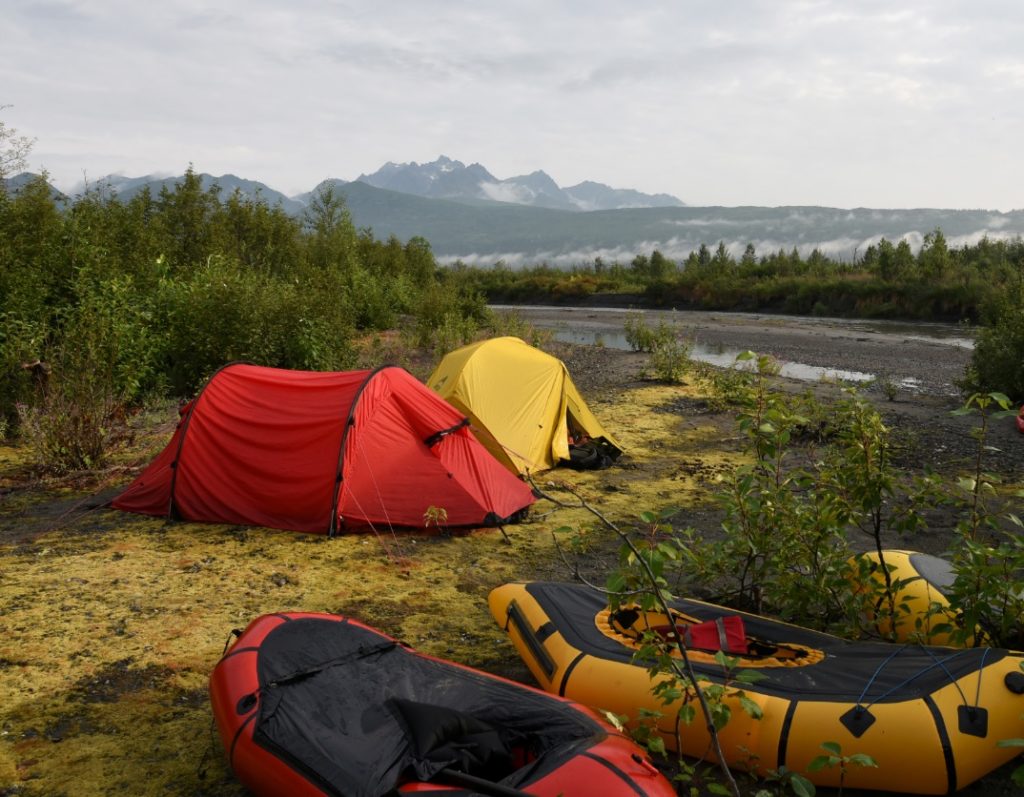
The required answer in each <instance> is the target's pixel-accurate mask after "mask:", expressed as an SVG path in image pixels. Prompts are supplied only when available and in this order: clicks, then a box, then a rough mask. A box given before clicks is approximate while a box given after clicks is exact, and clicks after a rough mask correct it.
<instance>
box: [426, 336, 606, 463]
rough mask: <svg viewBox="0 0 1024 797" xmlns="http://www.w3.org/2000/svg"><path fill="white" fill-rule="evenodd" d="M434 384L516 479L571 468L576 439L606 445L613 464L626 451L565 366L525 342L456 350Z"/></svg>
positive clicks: (492, 341)
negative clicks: (571, 446) (590, 406)
mask: <svg viewBox="0 0 1024 797" xmlns="http://www.w3.org/2000/svg"><path fill="white" fill-rule="evenodd" d="M427 384H428V385H429V386H430V387H431V388H432V389H433V390H436V391H437V393H438V394H439V395H440V396H441V397H442V398H444V399H446V400H447V401H448V402H449V403H450V404H452V405H453V406H455V407H456V408H458V409H459V410H460V411H462V412H464V413H465V414H466V415H467V416H469V419H470V421H471V423H472V428H473V432H474V434H476V436H477V439H479V440H480V442H481V443H483V444H484V445H485V446H487V449H488V450H489V451H490V452H491V453H492V454H494V456H495V457H497V458H498V460H499V461H500V462H502V463H503V464H504V465H505V466H506V467H507V468H508V469H509V470H510V471H512V472H513V473H518V474H528V473H536V472H538V471H544V470H548V469H550V468H553V467H555V466H556V465H558V464H559V463H560V462H570V461H571V460H570V450H569V443H570V437H571V438H572V439H573V441H574V442H578V441H580V440H581V439H588V440H591V441H595V442H598V443H600V445H601V450H602V452H603V453H604V454H605V456H607V457H609V458H611V459H615V458H617V457H618V456H619V454H621V453H622V447H621V446H619V444H618V443H617V442H615V440H614V438H612V436H611V435H610V434H609V433H608V432H607V431H605V429H604V427H602V426H601V424H600V423H599V422H598V420H597V418H595V417H594V415H593V413H591V412H590V410H589V409H588V408H587V405H586V402H584V401H583V398H582V396H580V393H579V391H578V390H577V389H576V386H575V385H574V384H573V382H572V379H571V378H570V377H569V370H568V369H567V368H566V367H565V363H563V362H562V361H561V360H559V359H558V358H557V357H552V356H551V355H550V354H547V353H545V352H543V351H541V350H540V349H537V348H534V347H533V346H531V345H529V344H528V343H526V342H525V341H523V340H520V339H519V338H515V337H501V338H491V339H489V340H484V341H480V342H478V343H471V344H470V345H468V346H463V347H462V348H461V349H456V350H455V351H453V352H450V353H449V354H447V355H446V356H445V357H444V358H443V359H442V360H441V362H440V364H439V365H438V366H437V368H436V369H435V370H434V373H433V374H431V375H430V378H429V379H428V380H427Z"/></svg>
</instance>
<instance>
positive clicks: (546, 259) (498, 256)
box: [437, 222, 1020, 268]
mask: <svg viewBox="0 0 1024 797" xmlns="http://www.w3.org/2000/svg"><path fill="white" fill-rule="evenodd" d="M690 226H694V227H699V226H702V225H701V224H700V222H694V223H693V224H692V225H690ZM1001 226H1003V225H993V227H994V228H995V229H992V228H984V229H979V230H976V231H974V232H970V233H964V234H960V235H947V236H946V242H947V244H948V245H949V246H950V247H963V246H974V245H976V244H978V243H979V242H980V241H981V240H982V239H983V238H986V237H987V238H988V239H989V240H1002V241H1008V240H1013V239H1015V238H1019V237H1020V233H1017V232H1007V231H1003V230H1000V229H998V227H1001ZM925 234H926V233H923V232H921V231H920V230H909V231H907V232H904V233H903V234H901V235H899V236H891V235H886V236H882V235H870V236H867V237H863V238H856V237H850V236H844V237H839V238H833V239H830V240H817V241H807V240H801V241H794V240H792V239H787V238H784V237H781V236H780V237H778V238H771V237H765V238H760V239H756V238H755V239H749V240H748V239H743V240H734V241H726V240H723V241H722V242H723V244H724V245H725V248H726V250H728V252H729V254H730V255H732V256H733V257H734V258H737V259H738V258H739V257H741V256H742V254H743V252H744V250H745V249H746V247H747V244H748V243H751V244H753V245H754V250H755V252H756V253H757V255H758V256H759V257H760V256H761V255H767V254H771V253H773V252H779V251H784V252H791V251H792V250H793V249H796V250H797V252H799V253H800V256H801V257H807V256H809V255H810V254H811V253H812V252H814V251H815V250H817V251H819V252H821V253H822V254H824V255H827V256H829V257H831V258H833V259H836V260H842V261H852V260H854V259H857V258H860V257H862V256H863V254H864V251H865V250H866V249H867V248H868V247H869V246H877V245H878V243H879V241H881V240H882V238H883V237H884V238H887V239H888V240H889V241H892V242H893V243H898V242H900V241H906V242H907V243H908V244H909V245H910V248H911V250H912V251H913V252H914V253H915V254H916V253H917V252H918V251H919V250H920V248H921V246H922V244H923V242H924V238H925ZM702 243H703V244H705V245H707V247H708V248H709V249H710V250H711V251H712V252H714V250H715V249H716V248H717V247H718V242H717V241H715V242H714V243H713V244H712V243H709V242H708V241H704V240H701V239H699V238H696V237H691V236H688V235H687V236H675V237H672V238H668V239H666V240H662V241H656V240H650V241H640V242H638V243H634V244H631V245H626V246H616V247H595V248H585V247H580V248H576V249H573V250H572V251H566V252H556V251H538V252H466V253H464V254H439V255H438V256H437V260H438V262H439V263H441V264H442V265H451V264H453V263H459V262H461V263H465V264H467V265H470V266H480V267H489V266H494V265H496V264H502V265H505V266H509V267H511V268H523V267H528V266H536V265H541V264H546V265H549V266H554V267H556V268H571V267H573V266H580V265H589V264H592V263H593V262H594V261H595V260H597V258H600V259H601V261H602V262H604V263H605V264H606V265H612V264H615V263H618V264H621V265H629V264H630V263H631V262H632V261H633V258H635V257H636V256H637V255H647V256H649V255H650V254H651V252H653V251H654V250H655V249H657V250H658V251H659V252H661V253H662V254H663V255H664V256H665V257H667V258H669V259H671V260H674V261H676V262H682V261H683V260H686V258H687V257H688V256H689V255H690V253H691V252H696V251H698V250H699V249H700V246H701V244H702Z"/></svg>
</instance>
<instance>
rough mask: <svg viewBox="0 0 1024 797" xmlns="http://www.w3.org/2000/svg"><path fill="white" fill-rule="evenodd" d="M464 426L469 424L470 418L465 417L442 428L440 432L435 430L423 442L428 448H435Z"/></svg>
mask: <svg viewBox="0 0 1024 797" xmlns="http://www.w3.org/2000/svg"><path fill="white" fill-rule="evenodd" d="M463 426H469V418H463V419H462V420H461V421H459V422H458V423H457V424H455V425H454V426H449V427H448V428H447V429H442V430H441V431H440V432H434V433H433V434H432V435H430V437H428V438H427V439H426V440H424V441H423V444H424V445H425V446H426V447H427V448H433V447H434V446H436V445H437V444H438V443H440V442H441V440H443V439H444V438H445V437H447V436H448V435H450V434H452V433H453V432H457V431H459V429H461V428H462V427H463Z"/></svg>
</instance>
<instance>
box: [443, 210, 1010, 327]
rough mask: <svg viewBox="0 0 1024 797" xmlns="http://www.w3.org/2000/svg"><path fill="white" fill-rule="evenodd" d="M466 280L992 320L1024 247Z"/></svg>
mask: <svg viewBox="0 0 1024 797" xmlns="http://www.w3.org/2000/svg"><path fill="white" fill-rule="evenodd" d="M452 269H453V271H455V272H456V273H457V274H458V275H459V279H460V281H462V282H463V283H465V284H469V285H472V286H473V287H474V288H475V289H477V290H479V291H481V292H482V293H484V294H485V295H486V296H487V297H488V299H489V300H491V301H509V302H527V301H541V300H548V301H555V302H564V303H571V302H578V301H582V300H585V299H586V298H587V297H592V296H594V295H597V294H627V295H629V294H632V295H635V296H636V297H637V300H638V301H641V302H643V303H645V304H648V305H651V306H658V307H676V308H678V309H703V310H736V311H761V312H776V313H788V314H798V315H816V316H838V317H851V318H902V319H914V320H921V321H946V322H954V323H956V322H965V323H971V324H979V323H986V320H987V318H986V313H987V312H988V310H989V308H991V307H992V305H993V303H994V301H995V300H997V299H1000V298H1002V297H1004V296H1006V295H1007V294H1014V295H1018V294H1020V293H1021V290H1022V287H1024V240H1022V239H1020V238H1016V239H1013V240H1009V241H1007V240H989V239H987V238H983V239H982V240H981V241H979V242H978V243H977V244H974V245H968V246H964V247H962V248H950V247H949V246H948V245H947V243H946V239H945V236H944V235H943V233H942V231H941V230H935V231H934V232H931V233H929V234H928V235H926V236H925V238H924V242H923V245H922V246H921V247H920V249H919V250H918V251H917V252H916V253H914V252H913V250H912V249H911V247H910V245H909V244H908V243H907V242H906V241H899V242H897V243H893V242H891V241H888V240H886V239H884V238H883V239H882V240H881V241H879V243H878V244H876V245H872V246H869V247H868V248H867V249H866V250H865V251H864V252H863V253H862V254H861V255H860V256H859V257H857V258H856V259H855V260H854V261H849V260H836V259H834V258H831V257H829V256H828V255H825V254H822V253H821V252H819V251H817V250H815V251H813V252H811V253H810V254H809V255H807V256H805V257H802V256H801V255H800V253H799V252H798V251H797V250H796V249H795V248H794V249H792V250H790V251H786V250H780V251H776V252H769V253H765V254H759V253H758V252H757V251H756V250H755V248H754V246H753V245H752V244H748V245H747V247H746V250H745V251H744V252H743V254H742V256H740V257H739V258H736V257H734V256H733V255H732V254H731V253H730V251H729V248H728V247H727V246H726V244H725V242H724V241H723V242H719V243H718V245H717V247H716V248H714V249H711V248H709V247H708V246H707V245H706V244H702V245H701V246H700V248H699V249H698V250H696V251H694V252H691V253H690V255H689V256H688V257H687V258H686V259H685V260H681V261H674V260H671V259H669V258H667V257H665V256H664V255H662V254H661V252H659V251H657V250H654V251H652V252H651V253H650V254H649V255H638V256H637V257H635V258H634V259H633V260H632V261H631V262H630V263H628V264H621V263H605V262H603V261H602V260H601V259H600V258H597V259H596V260H594V261H591V262H588V263H583V264H580V265H578V266H576V267H573V268H570V269H564V268H555V267H550V266H546V265H539V266H534V267H530V268H522V269H512V268H509V267H506V266H504V265H502V264H501V263H499V264H497V265H496V266H495V267H493V268H479V267H470V266H466V265H464V264H460V263H456V264H455V265H453V266H452Z"/></svg>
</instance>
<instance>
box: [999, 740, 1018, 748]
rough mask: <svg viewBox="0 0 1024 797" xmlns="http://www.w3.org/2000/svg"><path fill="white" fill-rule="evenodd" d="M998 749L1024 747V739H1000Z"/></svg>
mask: <svg viewBox="0 0 1024 797" xmlns="http://www.w3.org/2000/svg"><path fill="white" fill-rule="evenodd" d="M996 747H1024V739H1000V740H999V741H998V742H996Z"/></svg>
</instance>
